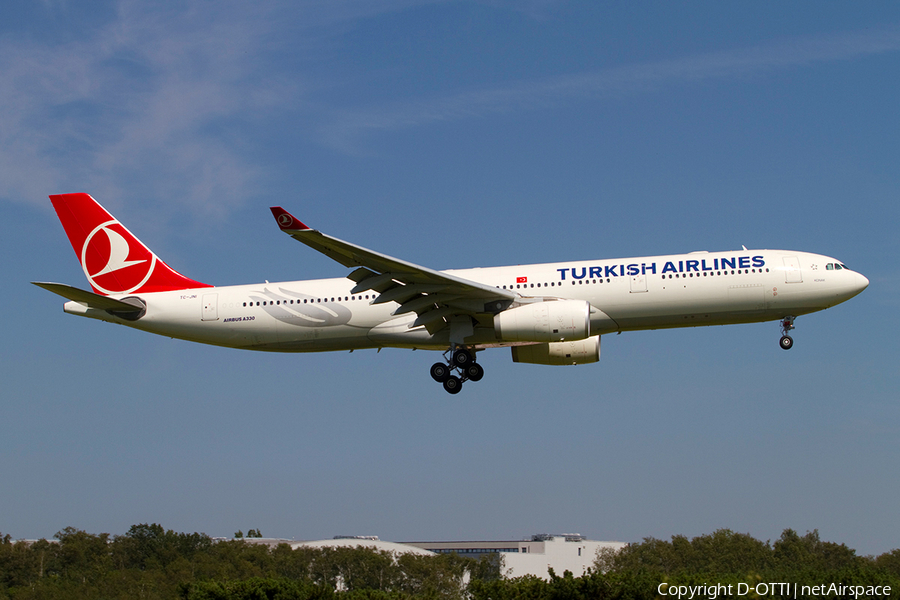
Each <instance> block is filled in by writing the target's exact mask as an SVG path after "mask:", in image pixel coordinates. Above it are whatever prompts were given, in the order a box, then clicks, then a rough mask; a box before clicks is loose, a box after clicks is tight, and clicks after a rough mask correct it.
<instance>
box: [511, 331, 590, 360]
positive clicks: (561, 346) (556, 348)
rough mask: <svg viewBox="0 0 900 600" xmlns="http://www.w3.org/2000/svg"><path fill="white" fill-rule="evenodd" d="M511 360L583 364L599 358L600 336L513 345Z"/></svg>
mask: <svg viewBox="0 0 900 600" xmlns="http://www.w3.org/2000/svg"><path fill="white" fill-rule="evenodd" d="M512 359H513V362H518V363H531V364H533V365H583V364H586V363H594V362H597V361H599V360H600V336H599V335H595V336H592V337H589V338H588V339H586V340H575V341H572V342H552V343H549V344H533V345H531V346H513V347H512Z"/></svg>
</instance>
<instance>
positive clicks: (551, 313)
mask: <svg viewBox="0 0 900 600" xmlns="http://www.w3.org/2000/svg"><path fill="white" fill-rule="evenodd" d="M494 332H495V333H496V334H497V339H499V340H500V341H503V342H562V341H572V340H583V339H584V338H586V337H588V336H589V335H590V334H591V305H590V304H589V303H588V302H586V301H584V300H553V301H549V302H534V303H532V304H526V305H525V306H519V307H517V308H511V309H509V310H504V311H503V312H501V313H498V314H497V315H495V316H494Z"/></svg>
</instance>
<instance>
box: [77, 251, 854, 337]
mask: <svg viewBox="0 0 900 600" xmlns="http://www.w3.org/2000/svg"><path fill="white" fill-rule="evenodd" d="M835 265H837V266H835ZM446 273H448V274H451V275H455V276H457V277H461V278H465V279H468V280H472V281H475V282H479V283H483V284H486V285H490V286H493V287H497V288H501V289H506V290H513V291H514V292H515V293H517V294H520V295H521V297H522V301H523V302H526V303H527V302H529V301H533V300H534V299H539V298H562V299H577V300H585V301H587V302H589V303H590V305H591V307H592V313H591V335H597V334H603V333H611V332H616V331H634V330H641V329H658V328H669V327H691V326H698V325H724V324H730V323H751V322H761V321H770V320H776V319H781V318H784V317H787V316H793V317H795V316H799V315H803V314H807V313H811V312H815V311H819V310H823V309H825V308H829V307H831V306H834V305H836V304H839V303H841V302H844V301H845V300H848V299H849V298H852V297H853V296H855V295H856V294H858V293H860V292H861V291H862V290H863V289H865V287H866V285H867V284H868V280H867V279H866V278H865V277H863V276H862V275H860V274H858V273H856V272H855V271H852V270H849V269H847V268H845V267H843V266H842V265H840V263H839V262H838V261H837V260H835V259H833V258H829V257H827V256H822V255H818V254H810V253H806V252H791V251H784V250H749V251H738V252H710V253H707V252H697V253H691V254H679V255H671V256H654V257H640V258H627V259H613V260H597V261H582V262H563V263H549V264H536V265H522V266H511V267H491V268H476V269H464V270H452V271H446ZM354 285H355V283H354V282H353V281H350V280H349V279H319V280H309V281H288V282H277V283H262V284H253V285H235V286H224V287H207V288H198V289H188V290H179V291H171V292H157V293H144V294H137V296H138V297H140V299H141V300H143V301H144V302H145V303H146V314H145V315H144V316H142V317H141V318H140V319H139V320H136V321H128V320H125V319H122V318H119V317H116V316H113V315H111V314H109V313H108V312H106V311H104V310H99V309H94V308H87V307H85V305H83V304H80V303H78V302H73V301H72V302H67V303H66V305H65V311H66V312H69V313H73V314H79V315H83V316H87V317H92V318H97V319H101V320H104V321H110V322H114V323H121V324H123V325H128V326H130V327H134V328H136V329H141V330H144V331H149V332H152V333H157V334H161V335H167V336H170V337H175V338H180V339H185V340H191V341H195V342H201V343H205V344H214V345H219V346H227V347H231V348H244V349H250V350H266V351H276V352H317V351H329V350H350V349H357V348H380V347H401V348H423V349H435V350H446V349H447V348H448V346H449V337H448V336H449V333H448V330H447V329H444V330H443V331H438V332H437V333H436V334H435V335H431V334H429V333H428V331H426V329H425V328H424V327H412V328H411V327H410V325H411V324H412V322H413V321H414V320H415V319H416V314H415V313H412V312H410V313H406V314H402V315H398V316H393V315H392V313H393V312H394V311H395V310H396V309H397V307H398V304H397V303H395V302H386V303H383V304H372V303H371V302H372V300H373V299H374V298H375V297H376V295H377V294H376V293H375V292H372V291H369V292H363V293H361V294H351V293H350V290H351V289H352V288H353V287H354ZM112 297H114V298H120V299H121V298H124V297H128V295H124V294H120V295H115V296H112ZM465 343H466V344H467V345H470V346H472V347H474V348H484V347H490V346H504V345H513V343H510V342H509V341H504V340H502V339H498V338H497V336H496V333H495V331H494V329H493V327H492V326H491V322H490V320H489V319H484V320H482V319H479V320H478V325H476V326H475V327H474V332H473V334H472V335H471V336H470V337H468V338H466V340H465Z"/></svg>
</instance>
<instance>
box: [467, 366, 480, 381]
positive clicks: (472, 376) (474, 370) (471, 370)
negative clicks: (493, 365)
mask: <svg viewBox="0 0 900 600" xmlns="http://www.w3.org/2000/svg"><path fill="white" fill-rule="evenodd" d="M463 373H465V374H466V377H467V378H468V379H469V381H481V378H482V377H484V367H482V366H481V365H479V364H478V363H472V364H471V365H469V366H468V367H466V368H465V369H463Z"/></svg>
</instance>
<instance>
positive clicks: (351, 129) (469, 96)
mask: <svg viewBox="0 0 900 600" xmlns="http://www.w3.org/2000/svg"><path fill="white" fill-rule="evenodd" d="M897 50H900V28H898V27H891V28H885V29H881V30H874V31H864V32H854V33H848V34H841V35H831V36H822V37H809V38H800V39H793V40H781V41H776V42H770V43H767V44H762V45H759V46H755V47H751V48H744V49H739V50H728V51H722V52H713V53H708V54H701V55H695V56H688V57H682V58H676V59H669V60H662V61H657V62H652V63H642V64H634V65H626V66H623V67H615V68H610V69H604V70H601V71H593V72H588V73H578V74H572V75H564V76H559V77H552V78H546V79H541V80H530V81H521V82H514V83H511V84H506V85H504V86H498V87H493V88H485V89H480V90H474V91H469V92H464V93H460V94H456V95H452V96H448V97H441V98H431V99H425V100H420V101H411V102H403V103H397V104H393V105H390V106H386V107H381V108H372V109H368V108H364V109H359V110H346V111H343V112H340V113H339V114H336V115H335V116H334V119H333V121H331V122H330V123H329V125H328V126H327V127H325V128H322V129H321V130H320V133H321V135H322V136H323V139H324V140H325V143H327V144H328V145H330V146H333V147H335V148H338V149H342V150H345V151H348V152H355V151H356V149H357V148H358V145H359V143H360V139H361V138H362V137H363V136H364V135H365V134H367V133H374V132H378V131H393V130H400V129H408V128H412V127H419V126H423V125H427V124H430V123H436V122H446V121H459V120H463V119H472V118H480V117H485V116H488V115H491V114H512V113H519V112H525V111H531V110H537V109H540V108H546V107H549V106H555V105H559V104H561V103H564V102H570V101H573V100H583V99H592V98H602V97H610V96H623V95H628V94H635V93H638V92H644V91H652V90H656V89H659V88H661V87H663V86H665V85H675V84H678V83H683V82H696V81H703V80H709V79H716V78H726V77H739V76H748V75H757V74H762V73H765V72H768V71H774V70H779V69H788V68H796V67H803V66H807V65H810V64H813V63H820V62H834V61H842V60H851V59H854V58H858V57H862V56H868V55H873V54H881V53H884V52H895V51H897Z"/></svg>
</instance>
